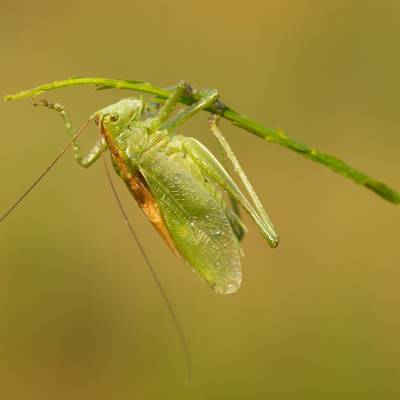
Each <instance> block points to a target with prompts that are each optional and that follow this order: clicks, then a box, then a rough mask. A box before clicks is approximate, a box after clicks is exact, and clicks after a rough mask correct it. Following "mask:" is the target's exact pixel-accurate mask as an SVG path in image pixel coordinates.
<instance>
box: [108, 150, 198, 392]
mask: <svg viewBox="0 0 400 400" xmlns="http://www.w3.org/2000/svg"><path fill="white" fill-rule="evenodd" d="M103 164H104V168H105V170H106V174H107V178H108V181H109V183H110V186H111V190H112V192H113V194H114V197H115V200H116V201H117V204H118V207H119V209H120V211H121V213H122V216H123V218H124V222H125V224H126V225H127V226H128V229H129V231H130V233H131V235H132V238H133V239H134V241H135V242H136V244H137V246H138V247H139V250H140V253H141V254H142V256H143V258H144V260H145V262H146V265H147V267H148V269H149V271H150V273H151V275H152V276H153V279H154V281H155V283H156V285H157V286H158V289H159V290H160V293H161V296H162V297H163V300H164V303H165V305H166V307H167V309H168V312H169V314H170V317H171V319H172V322H173V324H174V326H175V329H176V332H177V334H178V338H179V342H180V344H181V347H182V350H183V353H184V356H185V361H186V372H187V384H188V385H189V386H190V385H191V384H192V382H193V370H192V357H191V355H190V350H189V346H188V344H187V341H186V337H185V335H184V333H183V330H182V327H181V325H180V323H179V321H178V317H177V315H176V313H175V310H174V308H173V306H172V303H171V301H170V299H169V297H168V295H167V292H166V291H165V289H164V287H163V285H162V284H161V281H160V279H159V277H158V275H157V273H156V271H155V269H154V267H153V265H152V263H151V261H150V259H149V257H148V256H147V254H146V252H145V250H144V248H143V246H142V244H141V242H140V240H139V237H138V235H137V234H136V232H135V230H134V229H133V226H132V224H131V223H130V221H129V219H128V215H127V214H126V211H125V209H124V207H123V205H122V202H121V200H120V198H119V196H118V193H117V190H116V188H115V186H114V183H113V181H112V179H111V174H110V170H109V168H108V166H107V163H106V160H105V158H104V157H103Z"/></svg>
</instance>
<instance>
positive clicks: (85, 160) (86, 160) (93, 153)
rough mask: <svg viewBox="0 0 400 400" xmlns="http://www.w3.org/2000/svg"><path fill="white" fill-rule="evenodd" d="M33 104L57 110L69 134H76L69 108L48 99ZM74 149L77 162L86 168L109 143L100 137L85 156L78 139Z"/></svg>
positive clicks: (71, 135)
mask: <svg viewBox="0 0 400 400" xmlns="http://www.w3.org/2000/svg"><path fill="white" fill-rule="evenodd" d="M33 105H34V106H44V107H47V108H49V109H50V110H54V111H57V112H58V113H59V114H60V115H61V118H62V119H63V121H64V124H65V126H66V128H67V132H68V135H69V136H70V137H71V138H73V137H74V136H75V134H76V130H75V129H74V127H73V125H72V120H71V117H70V115H69V113H68V112H67V110H66V109H65V108H64V107H63V106H62V105H61V104H58V103H50V102H49V101H47V100H46V99H40V100H39V102H35V101H34V102H33ZM73 149H74V154H75V159H76V161H77V163H78V164H79V165H80V166H82V167H84V168H88V167H90V166H91V165H92V164H93V163H94V162H95V161H96V160H97V159H98V158H99V157H100V156H101V155H102V154H103V153H104V151H105V150H106V149H107V144H106V142H105V141H104V139H103V138H99V139H98V140H97V141H96V143H95V144H94V146H93V147H92V149H91V150H90V151H89V153H88V154H87V155H86V156H85V157H82V154H81V149H80V146H79V143H78V141H74V143H73Z"/></svg>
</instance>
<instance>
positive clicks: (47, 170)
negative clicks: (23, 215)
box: [0, 119, 90, 223]
mask: <svg viewBox="0 0 400 400" xmlns="http://www.w3.org/2000/svg"><path fill="white" fill-rule="evenodd" d="M89 122H90V119H88V120H87V121H86V122H85V123H84V124H83V125H82V126H81V128H79V130H78V132H77V133H76V135H74V137H73V138H72V140H71V141H70V142H69V143H68V145H67V146H65V148H64V149H63V150H62V151H61V153H60V154H59V155H58V156H57V157H56V158H55V159H54V160H53V161H52V162H51V163H50V164H49V165H48V166H47V168H46V169H45V170H44V171H43V172H42V173H41V174H40V175H39V176H38V177H37V178H36V179H35V180H34V181H33V183H32V184H31V185H30V186H29V187H28V189H26V190H25V191H24V192H23V193H22V194H21V196H19V197H18V199H17V200H16V201H15V202H14V204H12V205H11V207H10V208H9V209H8V210H7V211H6V212H5V213H4V214H3V215H1V216H0V223H1V222H3V221H4V220H5V219H6V218H7V217H8V216H9V215H10V214H11V212H12V211H14V209H15V208H16V207H17V206H18V205H19V204H20V203H21V202H22V200H24V198H25V197H26V196H27V195H28V194H29V193H30V192H31V191H32V190H33V189H34V188H35V186H36V185H37V184H38V183H39V182H40V181H41V180H42V179H43V178H44V177H45V176H46V175H47V174H48V173H49V172H50V170H51V169H52V168H53V167H54V165H55V164H56V163H57V161H58V160H59V159H60V158H61V157H62V156H63V155H64V154H65V153H66V152H67V150H68V149H69V148H70V147H71V146H72V145H73V144H74V142H75V140H76V139H78V137H79V136H80V134H81V133H82V132H83V131H84V130H85V128H86V127H87V126H88V124H89Z"/></svg>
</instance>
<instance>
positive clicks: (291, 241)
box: [0, 0, 400, 400]
mask: <svg viewBox="0 0 400 400" xmlns="http://www.w3.org/2000/svg"><path fill="white" fill-rule="evenodd" d="M1 14H2V23H1V25H0V44H1V78H0V79H1V82H0V88H1V93H2V94H6V93H12V92H15V91H18V90H22V89H25V88H29V87H31V86H34V85H37V84H41V83H45V82H48V81H52V80H55V79H63V78H67V77H70V76H105V77H113V78H120V77H124V78H128V79H142V80H146V81H149V82H151V83H153V84H155V85H159V86H168V85H172V84H174V83H175V82H177V81H178V80H180V79H186V80H188V81H190V82H191V83H192V84H193V85H194V86H196V87H215V88H218V89H219V90H220V92H221V96H222V98H223V100H224V101H225V102H226V103H227V104H229V105H231V106H232V107H233V108H235V109H237V110H239V111H240V112H242V113H244V114H247V115H248V116H251V117H253V118H254V119H255V120H256V121H259V122H260V123H263V124H265V125H266V126H269V127H273V128H275V127H279V128H284V129H285V130H286V131H287V132H288V134H290V135H292V136H294V137H295V138H297V139H299V140H300V141H303V142H305V143H307V144H310V145H313V146H315V147H317V148H321V149H322V150H325V151H327V152H330V153H333V154H335V155H338V156H340V157H341V158H343V159H345V160H347V161H348V162H350V163H352V164H353V165H355V166H357V167H359V168H360V169H362V170H365V171H366V172H367V173H369V174H371V175H372V176H374V177H377V178H379V179H382V180H384V181H385V182H387V183H389V184H392V185H394V186H395V187H397V188H398V189H400V177H399V170H400V160H399V145H400V136H399V134H400V121H399V99H400V97H399V89H400V78H399V71H400V52H399V50H400V45H399V35H400V23H399V22H400V3H399V2H398V1H396V0H392V1H390V0H381V1H361V0H360V1H345V0H343V1H341V0H338V1H307V0H299V1H289V0H283V1H282V0H280V1H277V0H276V1H272V0H271V1H261V0H260V1H257V0H247V1H245V2H235V1H210V0H203V1H197V2H195V1H189V0H186V1H169V2H167V1H142V2H137V1H134V0H130V1H115V2H101V1H87V2H81V1H67V2H56V1H52V2H50V1H44V2H39V1H15V2H4V3H3V4H2V11H1ZM126 94H127V93H126V92H118V91H108V92H94V91H93V90H92V89H91V88H71V89H65V90H63V91H59V92H53V93H50V94H47V95H46V97H47V98H49V99H51V100H57V101H60V102H62V103H63V104H65V105H66V106H67V107H68V108H69V109H70V110H71V112H72V113H73V115H74V116H75V121H76V124H80V123H82V122H83V121H84V119H85V118H87V116H88V115H90V114H91V113H92V112H93V111H95V110H96V109H99V108H100V107H103V106H104V105H107V104H109V103H111V102H113V101H115V100H117V99H119V98H120V97H121V96H124V95H126ZM0 118H1V141H0V143H1V157H0V187H1V194H0V209H1V210H4V209H5V208H6V207H7V206H8V205H9V204H10V203H11V202H12V201H13V199H15V198H16V196H17V195H18V194H19V193H21V191H22V190H23V189H24V188H25V187H26V186H27V185H28V184H29V183H30V182H31V181H32V180H33V179H34V177H36V176H37V175H38V173H39V172H40V171H41V170H42V169H43V168H44V167H45V166H46V165H47V163H48V162H49V161H50V160H51V159H52V158H53V157H54V156H55V155H56V154H57V152H58V151H59V150H60V149H61V148H62V147H63V146H64V144H65V143H66V141H67V138H66V135H65V132H64V128H63V126H62V123H61V121H60V120H59V117H58V116H57V115H55V114H54V113H50V112H48V111H46V110H44V109H34V108H33V107H31V105H30V104H29V101H21V102H15V103H9V104H1V105H0ZM223 128H224V132H225V133H226V136H227V138H228V139H229V140H230V142H231V144H232V147H233V148H234V149H235V150H236V153H237V156H238V157H239V159H240V160H241V161H242V163H243V165H244V166H245V168H246V171H247V172H248V175H249V177H250V178H251V180H252V182H253V184H254V186H255V188H256V190H257V192H258V193H259V195H260V197H261V199H262V200H263V202H264V204H265V205H266V208H267V209H268V211H269V213H270V215H271V217H272V219H273V221H274V222H275V224H276V227H277V228H278V230H279V233H280V235H281V238H282V241H281V246H280V247H279V248H278V249H277V250H271V249H270V248H268V246H267V245H266V244H265V243H264V242H263V240H262V239H261V237H260V235H259V234H258V232H257V230H256V229H255V227H254V226H253V225H252V224H251V223H250V221H248V222H249V224H248V225H249V228H250V232H249V235H248V236H247V238H246V240H245V242H244V249H245V252H246V257H245V259H244V260H243V272H244V282H243V286H242V288H241V289H240V291H239V292H238V293H237V294H235V295H231V296H226V297H223V296H218V295H215V294H214V293H213V292H212V291H211V290H210V289H208V288H207V287H206V286H205V285H204V284H202V283H201V282H200V281H199V280H198V279H197V277H196V276H195V275H194V274H192V273H191V272H190V270H189V269H187V268H185V267H184V265H182V263H181V262H180V261H178V260H177V259H176V258H175V257H174V256H173V254H171V252H170V251H169V249H168V248H167V247H166V246H165V245H164V243H163V242H162V241H161V239H160V238H159V237H158V235H157V234H156V233H155V231H154V230H153V228H152V227H151V226H150V225H149V223H148V222H147V221H146V219H145V218H144V216H143V215H142V213H141V211H140V210H138V208H137V206H136V204H134V202H133V201H132V199H131V198H130V197H129V195H128V193H126V190H125V188H124V187H123V186H122V185H121V184H120V183H119V182H118V188H119V190H120V192H121V196H122V198H123V200H124V203H125V204H126V205H127V208H128V211H129V214H130V217H131V219H132V221H133V224H134V225H135V228H136V230H137V231H138V232H139V234H140V237H141V239H142V241H143V243H144V246H145V248H146V250H147V252H148V253H149V255H150V257H151V259H152V261H153V262H154V264H155V265H156V267H157V271H158V273H159V275H160V277H161V279H162V281H163V282H164V285H165V287H166V290H167V291H168V293H169V294H170V297H171V299H172V302H173V304H174V306H175V310H176V312H177V314H178V315H179V320H180V322H181V324H182V326H183V329H184V331H185V332H186V335H187V339H188V342H189V344H190V348H191V351H192V356H193V363H194V369H195V383H194V385H193V386H192V387H191V388H187V387H186V386H185V370H184V363H183V357H182V352H181V348H180V347H179V345H178V341H177V337H176V334H175V331H174V329H173V326H172V324H171V321H170V318H169V316H168V314H167V312H166V309H165V306H164V304H163V303H162V300H161V297H160V294H159V293H158V291H157V289H156V287H155V285H154V282H153V281H152V279H151V277H150V276H149V273H148V271H147V270H146V267H145V265H144V263H143V260H142V257H141V256H140V254H139V252H138V250H137V248H136V247H135V246H134V245H133V243H132V242H131V239H130V237H129V235H128V232H127V230H126V227H125V226H124V224H123V221H122V219H121V216H120V212H119V211H118V209H117V207H116V205H115V202H114V200H113V198H112V195H111V193H110V189H109V187H108V183H107V182H106V179H105V176H104V171H103V168H102V165H101V163H99V164H98V165H95V166H93V168H90V169H89V170H83V169H80V168H79V167H78V166H77V165H76V164H75V162H74V160H73V158H72V155H71V154H67V155H66V156H65V157H64V158H63V160H62V161H61V162H60V163H59V164H58V165H57V167H56V168H55V169H54V170H53V171H52V172H51V173H50V175H49V176H48V177H47V178H46V180H45V182H43V183H42V184H41V185H40V187H38V188H37V189H36V190H35V191H34V192H33V193H32V194H31V195H30V196H29V198H28V199H26V201H25V202H24V203H23V204H22V205H21V206H20V207H19V208H18V209H17V210H16V211H15V212H14V214H13V215H12V216H10V217H9V218H8V219H7V220H6V221H5V222H4V223H3V224H2V225H1V226H0V398H1V399H24V400H28V399H41V400H47V399H52V400H54V399H96V400H97V399H118V400H119V399H274V400H292V399H293V400H294V399H296V400H297V399H307V400H310V399H362V400H366V399H374V400H375V399H380V400H382V399H385V400H386V399H398V398H399V396H400V337H399V336H400V315H399V314H400V311H399V301H400V292H399V287H400V257H399V250H400V243H399V227H400V213H399V209H398V208H396V207H395V206H393V205H391V204H389V203H387V202H385V201H383V200H381V199H380V198H378V197H377V196H376V195H374V194H373V193H372V192H370V191H368V190H366V189H364V188H362V187H359V186H356V185H355V184H353V183H351V182H350V181H348V180H346V179H344V178H342V177H340V176H338V175H335V174H333V173H332V172H331V171H329V170H327V169H326V168H324V167H321V166H319V165H316V164H314V163H312V162H310V161H308V160H305V159H303V158H301V157H300V156H298V155H296V154H292V153H291V152H289V151H287V150H285V149H282V148H279V147H276V146H273V145H270V144H268V143H266V142H263V141H261V140H260V139H258V138H256V137H254V136H251V135H250V134H249V133H247V132H244V131H240V130H238V129H236V128H234V127H232V126H231V125H229V124H227V123H224V124H223ZM181 132H182V133H185V134H189V135H193V136H196V137H199V138H200V139H201V140H203V141H204V142H206V143H207V144H210V145H212V141H211V140H210V139H209V135H208V133H207V128H206V115H199V116H198V117H196V118H195V120H193V121H191V122H189V123H188V124H187V127H184V128H183V129H182V130H181ZM95 138H96V133H95V131H94V128H91V132H90V133H88V134H87V135H86V137H85V140H84V143H85V145H86V146H89V144H90V143H91V142H93V141H94V140H95Z"/></svg>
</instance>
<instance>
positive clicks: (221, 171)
mask: <svg viewBox="0 0 400 400" xmlns="http://www.w3.org/2000/svg"><path fill="white" fill-rule="evenodd" d="M211 128H212V132H213V134H216V135H218V136H217V138H218V141H219V142H220V144H221V146H222V148H223V149H224V151H225V152H226V153H227V157H228V158H229V160H230V161H231V162H232V163H233V165H234V169H235V170H236V171H237V172H238V173H239V170H241V173H239V176H240V178H241V179H242V180H243V176H245V175H244V172H243V169H242V168H241V166H240V164H239V162H238V161H237V159H236V157H235V156H234V154H233V152H232V150H231V149H230V146H229V145H228V144H227V142H226V141H225V139H224V138H223V136H222V134H221V132H220V131H219V129H218V128H217V127H216V126H215V127H214V126H211ZM220 137H222V138H223V140H220ZM183 148H184V151H185V153H186V154H187V155H188V156H189V157H191V158H192V159H193V160H194V161H195V162H196V164H197V165H198V166H199V167H200V168H201V169H202V170H203V171H204V173H205V175H207V176H209V177H210V179H212V180H213V181H214V182H215V183H217V184H218V185H219V186H220V187H222V188H223V189H224V190H226V191H227V193H228V194H229V196H231V197H232V198H233V199H234V200H236V201H237V202H238V203H239V204H240V205H241V206H242V207H243V208H244V209H245V211H246V212H247V213H248V214H249V216H250V217H251V218H252V219H253V221H254V222H255V223H256V225H257V227H258V228H259V230H260V232H261V233H262V235H263V236H264V238H265V239H266V240H267V242H268V243H269V245H270V246H271V247H276V246H277V245H278V242H279V238H278V235H277V233H276V232H275V229H274V227H273V225H272V222H271V221H270V219H269V218H268V216H267V214H266V212H265V210H264V208H263V206H262V205H261V202H260V200H259V199H258V197H257V195H256V194H255V192H254V190H253V188H252V187H251V185H250V182H249V181H248V179H247V177H246V178H245V179H244V182H243V183H244V185H245V187H246V190H247V191H248V193H249V194H250V196H251V198H252V200H253V202H254V207H253V206H252V205H251V204H250V203H249V201H248V200H247V198H246V197H245V196H244V194H243V193H242V192H241V190H240V189H239V187H238V186H237V185H236V183H235V182H234V181H233V179H232V178H231V177H230V176H229V174H228V172H227V171H226V170H225V168H224V167H223V166H222V165H221V163H220V162H219V161H218V160H217V158H216V157H215V156H214V155H213V154H212V153H211V152H210V151H209V150H208V149H207V148H206V147H205V146H204V145H203V144H201V143H200V142H199V141H197V140H196V139H194V138H186V140H185V143H184V144H183ZM233 160H234V161H235V162H233Z"/></svg>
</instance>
